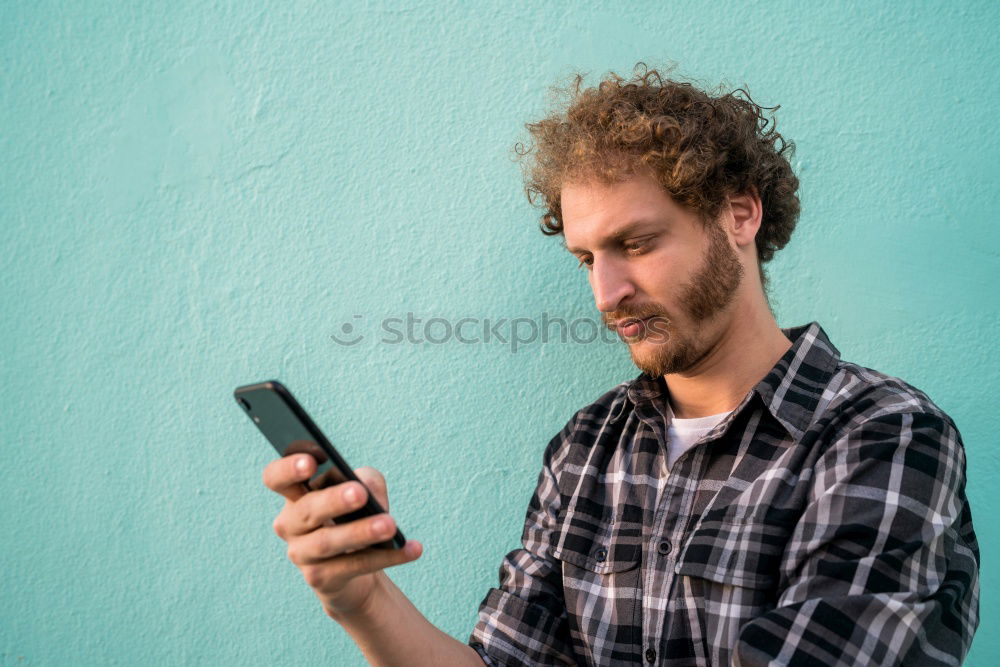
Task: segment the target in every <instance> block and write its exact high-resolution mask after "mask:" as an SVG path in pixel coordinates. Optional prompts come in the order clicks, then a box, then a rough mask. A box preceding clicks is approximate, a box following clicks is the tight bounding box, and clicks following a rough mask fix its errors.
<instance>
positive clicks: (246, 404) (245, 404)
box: [240, 398, 250, 412]
mask: <svg viewBox="0 0 1000 667" xmlns="http://www.w3.org/2000/svg"><path fill="white" fill-rule="evenodd" d="M240 405H242V406H243V407H244V408H246V410H247V412H249V411H250V401H248V400H247V399H245V398H240Z"/></svg>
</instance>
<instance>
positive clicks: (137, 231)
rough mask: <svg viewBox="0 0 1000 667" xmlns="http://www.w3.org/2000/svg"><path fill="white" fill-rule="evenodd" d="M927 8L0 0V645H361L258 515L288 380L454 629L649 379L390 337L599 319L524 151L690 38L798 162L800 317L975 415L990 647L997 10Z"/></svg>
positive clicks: (595, 354) (790, 282) (253, 659)
mask: <svg viewBox="0 0 1000 667" xmlns="http://www.w3.org/2000/svg"><path fill="white" fill-rule="evenodd" d="M905 4H906V5H907V6H906V7H904V3H870V2H856V3H839V2H838V3H829V2H828V3H818V2H810V3H801V2H766V3H764V2H761V3H741V2H734V1H726V2H717V3H705V2H671V3H662V2H635V1H633V2H630V3H627V4H626V3H610V2H604V3H591V4H589V5H586V6H585V5H584V4H582V3H578V2H568V1H567V2H550V3H546V4H544V6H543V5H540V4H539V3H530V2H511V1H509V0H502V1H497V2H485V1H478V2H475V3H471V2H409V3H400V4H396V3H383V2H366V3H347V2H331V3H322V2H297V3H290V2H278V1H275V2H266V3H265V2H257V3H246V2H242V3H237V2H215V3H204V2H189V1H183V2H178V1H173V2H157V3H151V2H142V3H140V2H134V3H98V2H87V3H82V2H69V3H67V2H59V3H56V2H12V1H8V2H5V3H3V4H2V6H0V59H2V60H0V142H2V143H0V150H2V167H0V169H2V178H0V224H2V232H3V234H2V239H3V240H2V243H3V247H2V249H3V252H2V255H0V257H2V259H0V261H2V263H3V264H2V274H0V275H2V278H0V280H2V289H0V298H2V302H0V305H2V313H3V315H2V319H0V344H2V348H0V350H2V356H0V370H2V385H0V405H2V409H0V414H2V416H3V418H2V420H0V434H2V438H3V445H4V448H5V454H4V456H3V457H2V458H0V480H2V481H0V485H2V487H0V490H2V496H3V498H4V504H3V508H4V510H3V512H2V514H0V535H2V538H0V540H2V551H0V577H2V580H0V581H2V583H0V587H2V591H3V593H2V595H3V604H2V605H0V655H2V660H0V662H2V663H3V664H48V665H60V664H144V663H145V664H150V663H160V664H182V663H183V664H259V665H270V664H283V665H301V664H317V665H318V664H338V665H355V664H362V663H363V660H362V658H361V655H360V653H359V652H358V651H357V650H356V649H355V648H354V645H353V644H352V642H351V641H350V640H349V639H348V638H347V636H346V634H345V633H344V632H342V631H341V630H340V628H339V627H337V626H335V625H334V624H333V623H332V622H331V621H330V620H328V619H327V618H326V617H325V616H324V615H323V613H322V612H321V610H320V607H319V606H318V603H317V602H316V600H315V598H314V597H313V594H312V592H311V591H310V590H309V589H308V588H307V587H306V586H305V584H304V583H303V581H302V578H301V576H300V575H299V574H298V571H297V570H296V569H295V568H294V567H293V566H292V565H291V564H290V563H289V562H288V561H287V560H286V559H285V550H284V545H283V543H282V542H281V541H280V540H279V539H278V538H277V537H276V536H275V535H274V534H273V532H272V529H271V521H272V519H273V517H274V516H275V514H276V513H277V512H278V510H279V508H280V506H281V501H280V499H279V498H278V497H276V496H275V495H274V494H272V493H270V492H269V491H267V490H266V489H265V488H264V487H263V486H262V484H261V479H260V476H261V470H262V468H263V467H264V465H265V464H267V462H268V461H270V460H271V459H272V457H273V452H272V451H271V450H270V449H269V448H268V447H267V446H266V445H265V443H264V442H263V441H262V439H261V437H260V436H259V435H258V433H257V432H256V431H255V429H254V428H253V425H252V424H251V423H250V422H249V421H248V420H247V419H246V418H245V417H244V416H243V415H242V414H241V413H240V411H239V409H238V408H237V406H236V405H235V403H234V402H233V400H232V397H231V392H232V389H233V388H234V387H235V386H236V385H238V384H243V383H246V382H251V381H256V380H261V379H265V378H271V377H277V378H280V379H282V380H284V381H285V382H286V383H287V384H288V385H289V386H290V387H291V388H292V390H293V391H294V392H295V393H296V394H297V395H298V397H299V398H300V399H301V400H302V402H303V403H304V404H305V405H306V406H307V408H309V409H310V410H311V411H312V412H313V413H314V415H315V417H316V418H317V420H318V421H319V422H320V423H321V425H322V426H323V427H324V428H326V429H327V430H328V431H330V432H331V433H332V434H333V435H334V436H335V440H336V442H337V443H338V444H339V445H341V446H342V447H343V450H344V452H345V454H346V455H347V457H348V460H349V461H351V462H352V464H353V465H355V466H361V465H373V466H375V467H377V468H379V469H381V470H382V471H383V472H384V473H385V475H386V476H387V478H388V480H389V485H390V493H391V498H392V503H393V507H394V514H395V516H396V517H397V518H398V521H399V524H400V527H401V528H402V529H403V531H404V532H405V533H406V534H407V536H408V537H412V538H414V539H418V540H420V541H422V542H423V544H424V546H425V555H424V556H423V558H422V559H421V560H419V561H417V562H416V563H414V564H412V565H408V566H405V567H402V568H397V569H395V570H393V571H392V577H393V578H394V580H395V581H396V582H397V583H398V584H399V585H400V587H401V588H402V589H403V590H404V591H406V592H407V593H408V594H409V595H410V596H411V597H412V599H413V600H414V601H415V603H416V604H417V606H418V607H419V608H420V609H421V610H422V611H423V612H424V613H425V615H426V616H427V617H428V618H429V619H430V620H432V621H433V622H434V623H436V624H437V625H438V626H440V627H441V628H442V629H444V630H445V631H447V632H449V633H451V634H452V635H453V636H456V637H459V638H461V639H463V640H464V639H466V638H467V636H468V633H469V631H470V630H471V628H472V625H473V623H474V619H475V615H476V609H477V606H478V604H479V602H480V600H481V599H482V597H483V595H484V594H485V593H486V590H487V589H488V588H489V587H490V586H492V585H494V584H495V583H496V576H497V567H498V566H499V564H500V559H501V558H502V556H503V555H504V554H505V553H506V552H507V551H508V550H510V549H512V548H514V547H515V546H516V545H517V543H518V540H519V537H520V530H521V522H522V519H523V515H524V510H525V508H526V505H527V501H528V498H529V496H530V493H531V490H532V488H533V487H534V483H535V480H536V474H537V470H538V466H539V464H540V457H541V452H542V448H543V447H544V445H545V443H546V442H547V441H548V439H549V438H550V437H551V436H552V435H553V434H554V433H555V432H556V431H557V430H558V429H559V428H561V427H562V425H563V424H564V423H565V421H566V420H567V419H568V418H569V417H570V415H571V414H572V413H573V412H574V411H575V410H576V409H578V408H580V407H582V406H583V405H585V404H586V403H588V402H590V401H591V400H593V399H594V398H596V397H597V396H598V395H600V394H601V393H603V392H604V391H605V390H606V389H608V388H610V387H611V386H612V385H614V384H616V383H618V382H620V381H622V380H624V379H626V378H629V377H631V376H633V375H634V374H635V371H634V369H633V367H632V366H631V364H630V362H629V360H628V356H627V354H626V353H625V351H624V349H622V348H621V347H620V346H615V345H602V344H598V343H591V344H577V343H573V342H566V343H560V342H553V341H550V342H549V343H548V344H544V345H543V344H541V343H539V342H535V343H533V344H524V345H522V346H521V347H520V349H517V350H516V351H513V350H512V349H511V346H510V345H509V344H508V345H504V344H501V343H498V342H496V341H494V342H492V343H489V344H485V343H484V344H477V345H465V344H460V343H458V342H457V341H455V340H450V341H447V342H444V343H441V344H431V343H426V342H425V343H422V344H409V343H404V344H396V345H392V344H388V343H385V342H383V340H384V339H385V338H386V336H384V335H383V334H382V332H381V331H380V329H379V326H380V325H379V323H380V322H381V320H382V319H383V318H387V317H402V318H405V317H406V314H407V313H408V312H410V313H413V315H414V317H419V318H422V319H424V320H426V319H427V318H430V317H442V318H449V319H451V320H452V321H455V320H457V319H459V318H461V317H475V318H492V319H496V318H508V319H509V318H513V317H519V316H520V317H540V316H541V313H543V312H547V313H549V314H550V316H561V317H563V318H565V319H567V320H568V319H572V318H577V317H580V318H582V317H594V316H595V315H596V312H595V310H594V305H593V302H592V300H591V297H590V293H589V289H588V287H587V283H586V280H585V278H584V275H583V274H582V273H580V272H578V271H577V270H576V267H575V263H574V262H573V260H572V259H571V258H570V257H569V255H567V254H566V253H565V252H564V251H562V250H561V249H560V247H559V244H558V241H556V240H554V239H546V238H544V237H543V236H542V235H541V234H540V233H539V232H538V231H537V228H536V219H537V215H538V212H537V211H535V210H534V209H532V208H530V207H529V206H528V204H527V203H526V201H525V200H524V197H523V194H522V191H521V184H520V174H519V172H518V168H517V166H516V164H515V163H514V162H512V161H511V160H510V147H511V145H512V144H513V142H514V141H515V140H516V139H518V138H519V137H521V136H523V135H522V126H523V123H524V122H525V121H527V120H530V119H533V118H535V117H537V116H538V114H539V113H540V112H541V111H542V110H543V109H544V104H545V90H546V87H547V86H548V85H549V84H550V83H552V82H554V81H555V80H556V78H557V77H560V76H563V75H566V74H567V73H569V72H570V70H571V68H573V67H580V68H583V69H586V70H589V71H592V72H594V73H595V74H600V73H603V72H605V71H607V70H609V69H615V70H619V71H621V70H626V71H627V70H629V68H630V67H631V66H632V65H633V64H634V63H635V61H636V60H639V59H649V60H651V61H654V62H663V61H665V60H667V59H672V60H675V61H677V62H678V63H679V65H680V69H679V72H680V73H681V74H684V75H687V76H689V77H693V78H695V79H698V80H700V81H702V82H704V83H705V84H707V85H710V86H711V85H716V84H719V83H723V82H724V83H727V84H729V85H731V86H732V87H737V86H743V85H746V86H747V87H748V88H749V90H750V92H751V94H752V95H753V97H754V99H755V100H756V101H757V102H759V103H761V104H766V105H774V104H781V109H780V110H779V111H778V112H777V116H778V127H779V130H781V131H783V132H784V133H786V135H787V136H788V137H789V138H791V139H793V140H794V141H795V142H796V143H797V145H798V152H797V156H796V158H795V159H794V165H795V167H796V169H797V172H798V173H799V175H800V177H801V180H802V189H801V196H802V201H803V213H802V218H801V222H800V223H799V228H798V230H797V231H796V233H795V236H794V237H793V239H792V242H791V243H790V245H789V246H788V247H787V248H786V249H785V250H784V251H783V252H781V253H779V254H778V256H777V258H776V260H775V261H774V262H773V263H772V264H771V271H770V274H771V279H772V283H773V286H774V298H773V303H774V306H775V309H776V315H777V316H778V321H779V323H780V324H781V325H782V326H791V325H798V324H804V323H807V322H809V321H811V320H817V321H819V322H820V324H821V325H823V327H824V328H825V329H826V331H827V332H828V333H829V334H830V336H831V338H832V340H833V342H834V343H835V344H836V345H837V346H838V347H839V348H840V350H841V351H842V353H843V356H844V357H845V358H846V359H848V360H851V361H855V362H857V363H860V364H862V365H865V366H870V367H873V368H876V369H878V370H881V371H883V372H886V373H889V374H892V375H897V376H899V377H902V378H904V379H906V380H907V381H909V382H911V383H912V384H914V385H916V386H917V387H919V388H921V389H923V390H924V391H926V392H927V393H928V394H930V396H931V397H932V398H933V399H934V400H935V402H937V403H938V404H939V405H940V406H941V407H942V408H944V409H945V410H946V411H947V412H949V413H950V414H951V415H952V416H953V417H954V419H955V421H956V423H957V424H958V426H959V428H960V430H961V432H962V435H963V437H964V441H965V445H966V449H967V454H968V472H969V478H968V495H969V498H970V500H971V503H972V508H973V515H974V518H975V525H976V528H977V530H978V534H979V539H980V544H981V549H982V556H983V574H982V608H981V611H982V623H981V626H980V630H979V633H978V635H977V638H976V641H975V643H974V645H973V648H972V653H971V656H970V659H969V661H968V664H970V665H979V666H987V665H993V664H996V660H997V658H998V657H1000V627H998V619H1000V600H998V598H997V596H996V595H995V594H994V591H995V590H996V589H997V584H998V583H1000V581H998V562H997V557H996V554H997V547H998V546H1000V545H998V541H1000V532H998V531H997V529H996V528H997V525H996V520H995V518H994V517H993V516H992V510H993V508H994V507H995V506H996V505H997V503H998V501H1000V486H998V485H997V484H996V481H995V478H996V477H997V476H998V475H1000V456H998V454H997V448H996V441H995V437H996V433H997V431H998V428H1000V422H998V418H997V411H996V408H995V406H994V399H995V396H996V395H997V392H998V391H1000V382H998V380H997V372H996V370H997V366H996V363H995V359H996V352H997V344H996V342H995V334H994V332H995V331H996V330H997V327H998V325H1000V321H998V311H997V306H998V298H997V295H996V283H997V281H996V277H997V269H998V267H1000V253H998V247H1000V232H998V227H997V225H996V220H995V217H996V209H997V207H998V204H1000V201H998V196H997V191H998V189H997V186H998V181H1000V158H998V156H1000V140H998V133H997V123H996V111H995V110H996V108H997V105H998V104H1000V84H998V78H997V76H996V72H997V70H998V65H1000V58H998V47H997V41H996V34H995V33H996V27H997V26H998V24H1000V4H997V3H992V2H975V3H973V2H966V3H956V2H934V3H932V2H915V3H905ZM991 286H992V287H991ZM345 324H349V325H350V326H351V332H352V334H353V335H362V336H363V338H362V340H361V341H360V342H359V343H358V344H356V345H353V346H346V345H339V344H337V343H336V342H335V341H334V340H333V339H332V336H333V335H338V336H342V337H343V335H344V330H343V325H345ZM441 326H443V325H441ZM441 335H443V328H442V329H434V330H432V336H441ZM581 337H582V336H581Z"/></svg>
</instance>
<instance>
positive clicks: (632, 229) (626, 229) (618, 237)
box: [562, 219, 662, 255]
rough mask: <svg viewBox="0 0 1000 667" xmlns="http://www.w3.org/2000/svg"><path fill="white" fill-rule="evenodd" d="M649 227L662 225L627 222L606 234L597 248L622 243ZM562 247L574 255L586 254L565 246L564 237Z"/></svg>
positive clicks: (582, 249)
mask: <svg viewBox="0 0 1000 667" xmlns="http://www.w3.org/2000/svg"><path fill="white" fill-rule="evenodd" d="M651 225H657V226H660V225H662V223H658V222H657V221H655V220H646V219H640V220H633V221H631V222H627V223H625V224H624V225H622V226H621V227H619V228H618V229H616V230H615V231H613V232H611V233H610V234H608V236H607V239H606V240H605V241H604V242H602V243H598V247H600V246H602V245H610V244H613V243H621V242H622V241H624V240H625V239H627V238H628V237H629V236H632V235H633V234H635V233H636V232H637V231H641V230H642V228H643V227H647V226H651ZM562 246H563V248H566V250H568V251H570V252H571V253H573V254H574V255H575V254H577V253H580V252H586V250H585V249H584V248H576V247H572V248H571V247H570V246H568V245H566V238H565V236H564V237H563V240H562Z"/></svg>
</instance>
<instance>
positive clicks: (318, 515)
mask: <svg viewBox="0 0 1000 667" xmlns="http://www.w3.org/2000/svg"><path fill="white" fill-rule="evenodd" d="M315 470H316V461H315V459H313V457H311V456H309V455H308V454H294V455H291V456H286V457H283V458H280V459H278V460H277V461H273V462H272V463H270V464H269V465H268V466H267V467H266V468H264V485H265V486H267V487H268V488H269V489H271V490H272V491H275V492H276V493H280V494H281V495H282V496H284V497H285V507H284V508H283V509H282V510H281V513H280V514H278V516H277V518H276V519H275V520H274V532H276V533H277V534H278V537H280V538H281V539H283V540H285V541H286V542H287V543H288V559H289V560H291V561H292V562H293V563H294V564H295V565H296V566H297V567H298V568H299V570H301V571H302V576H303V577H305V580H306V583H307V584H309V586H311V587H312V589H313V591H315V593H316V595H317V596H318V597H319V599H320V601H321V602H322V603H323V608H324V609H325V610H326V613H327V614H328V615H329V616H331V617H332V618H334V619H338V620H339V618H341V617H347V616H351V615H352V614H356V613H360V612H362V611H364V609H365V605H367V604H369V603H370V601H371V599H372V598H373V594H374V591H375V588H376V584H377V578H376V573H378V572H380V571H381V570H382V569H383V568H386V567H390V566H392V565H400V564H402V563H408V562H410V561H414V560H416V559H417V558H419V557H420V554H421V553H422V551H423V547H422V546H421V544H420V543H419V542H414V541H413V540H408V541H407V542H406V546H405V547H404V548H403V549H369V548H367V547H369V546H371V545H372V544H375V543H377V542H384V541H385V540H387V539H389V538H390V537H392V536H393V535H394V534H395V533H396V522H395V521H394V520H393V518H392V517H391V516H389V514H388V513H386V514H378V515H375V516H370V517H366V518H364V519H358V520H356V521H351V522H348V523H344V524H337V525H330V522H329V519H336V518H337V517H339V516H341V515H344V514H347V513H349V512H352V511H354V510H356V509H358V508H360V507H362V506H363V505H364V504H365V502H366V501H367V497H368V492H367V490H366V489H365V486H367V487H368V488H369V489H371V491H372V494H373V495H374V496H375V498H376V499H377V500H378V501H379V503H380V504H381V505H382V507H384V508H385V509H386V512H388V510H389V496H388V493H387V491H386V486H385V479H384V478H383V477H382V475H381V473H379V472H378V471H377V470H375V469H374V468H367V467H366V468H358V469H357V470H355V471H354V473H355V474H356V475H357V476H358V478H359V479H360V480H361V481H362V482H364V485H361V484H358V483H357V482H344V483H343V484H336V485H334V486H330V487H327V488H325V489H320V490H318V491H309V492H307V491H306V490H305V487H304V486H303V485H302V482H304V481H306V480H308V479H309V477H310V476H311V475H312V474H313V472H314V471H315Z"/></svg>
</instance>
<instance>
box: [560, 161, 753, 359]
mask: <svg viewBox="0 0 1000 667" xmlns="http://www.w3.org/2000/svg"><path fill="white" fill-rule="evenodd" d="M561 198H562V222H563V233H564V236H565V243H566V247H567V248H568V249H569V250H570V252H572V253H573V254H574V255H576V257H577V258H578V259H579V260H580V261H581V262H582V265H583V266H584V267H585V268H586V270H587V272H588V278H589V280H590V287H591V289H592V290H593V292H594V301H595V303H596V304H597V309H598V310H599V311H601V317H602V319H603V320H604V323H605V324H606V325H607V326H608V327H609V328H611V329H614V330H616V331H617V332H618V334H619V335H620V336H621V337H622V339H623V340H624V341H625V342H626V343H627V344H628V346H629V352H630V354H631V355H632V361H633V362H634V363H635V365H636V366H638V367H639V369H640V370H642V371H644V372H646V373H648V374H650V375H652V376H658V375H666V374H669V373H680V372H684V371H686V370H688V369H690V368H691V367H692V366H693V365H694V364H695V363H696V362H697V361H699V360H700V359H701V358H702V357H703V355H704V354H705V353H706V352H707V350H708V348H709V346H710V344H711V342H712V337H713V335H714V334H715V333H717V332H716V331H715V330H717V329H719V327H718V322H719V321H720V319H721V316H722V315H724V314H725V313H726V312H727V310H731V308H729V307H730V306H731V304H732V303H733V302H734V297H735V296H736V293H737V290H738V288H739V287H740V284H741V283H742V280H743V273H744V270H743V265H742V263H741V262H740V258H739V255H738V254H737V252H736V250H734V249H733V247H732V245H731V244H730V241H729V238H728V236H727V235H726V232H725V231H724V230H723V229H722V227H720V226H719V225H717V224H713V225H710V231H706V230H705V228H704V226H703V225H702V223H701V222H700V221H699V220H698V218H697V216H696V215H695V214H693V213H691V212H689V211H687V210H685V209H684V208H682V207H680V206H679V205H678V204H677V203H676V202H674V200H673V199H672V198H671V197H670V196H669V194H667V192H666V191H664V190H663V188H662V187H660V185H659V184H658V183H657V182H656V181H655V180H654V179H653V177H652V176H650V175H647V174H640V175H637V176H634V177H632V178H630V179H628V180H626V181H623V182H621V183H617V184H614V185H604V184H602V183H600V182H597V181H587V182H572V183H567V184H566V185H565V186H564V187H563V189H562V193H561ZM637 320H638V321H637ZM713 325H715V326H713Z"/></svg>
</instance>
